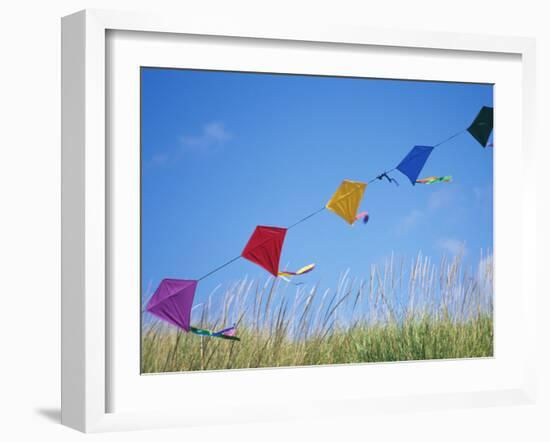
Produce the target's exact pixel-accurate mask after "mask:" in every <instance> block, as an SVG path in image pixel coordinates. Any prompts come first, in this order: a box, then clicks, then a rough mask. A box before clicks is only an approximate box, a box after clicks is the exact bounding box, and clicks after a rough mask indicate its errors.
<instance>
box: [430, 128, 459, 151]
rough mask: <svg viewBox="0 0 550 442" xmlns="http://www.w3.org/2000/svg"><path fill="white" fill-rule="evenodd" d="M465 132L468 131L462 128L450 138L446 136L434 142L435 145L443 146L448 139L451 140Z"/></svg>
mask: <svg viewBox="0 0 550 442" xmlns="http://www.w3.org/2000/svg"><path fill="white" fill-rule="evenodd" d="M463 132H466V129H462V130H460V131H458V132H457V133H456V134H454V135H451V136H450V137H449V138H445V139H444V140H443V141H440V142H439V143H437V144H434V145H433V147H437V146H441V145H442V144H443V143H446V142H447V141H451V140H452V139H453V138H455V137H458V136H459V135H460V134H462V133H463Z"/></svg>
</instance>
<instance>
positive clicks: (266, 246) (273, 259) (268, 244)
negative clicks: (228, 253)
mask: <svg viewBox="0 0 550 442" xmlns="http://www.w3.org/2000/svg"><path fill="white" fill-rule="evenodd" d="M285 235H286V229H285V228H283V227H269V226H257V227H256V229H255V230H254V233H253V234H252V236H251V237H250V239H249V240H248V243H247V244H246V246H245V248H244V250H243V252H242V253H241V256H242V257H243V258H246V259H248V260H249V261H252V262H253V263H254V264H258V265H259V266H260V267H263V268H264V269H266V270H267V271H268V272H269V273H271V274H272V275H273V276H275V277H277V275H278V273H279V261H280V260H281V250H282V248H283V242H284V240H285Z"/></svg>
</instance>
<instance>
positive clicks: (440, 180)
mask: <svg viewBox="0 0 550 442" xmlns="http://www.w3.org/2000/svg"><path fill="white" fill-rule="evenodd" d="M452 180H453V177H452V176H450V175H447V176H440V177H437V176H430V177H428V178H422V179H420V180H416V182H417V183H418V184H435V183H450V182H452Z"/></svg>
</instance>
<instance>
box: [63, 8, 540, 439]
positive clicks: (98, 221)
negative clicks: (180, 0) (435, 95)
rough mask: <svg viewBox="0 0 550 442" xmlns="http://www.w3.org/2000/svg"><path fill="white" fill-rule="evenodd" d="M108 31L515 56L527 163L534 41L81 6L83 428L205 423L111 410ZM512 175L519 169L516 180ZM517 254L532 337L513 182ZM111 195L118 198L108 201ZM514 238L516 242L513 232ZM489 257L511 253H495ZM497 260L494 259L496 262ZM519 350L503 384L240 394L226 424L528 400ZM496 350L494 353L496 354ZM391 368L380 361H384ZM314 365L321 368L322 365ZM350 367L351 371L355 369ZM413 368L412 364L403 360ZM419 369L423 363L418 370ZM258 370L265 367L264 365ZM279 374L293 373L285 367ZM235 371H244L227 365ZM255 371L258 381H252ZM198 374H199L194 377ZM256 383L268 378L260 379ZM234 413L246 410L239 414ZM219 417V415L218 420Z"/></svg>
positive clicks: (76, 76) (66, 198) (78, 318)
mask: <svg viewBox="0 0 550 442" xmlns="http://www.w3.org/2000/svg"><path fill="white" fill-rule="evenodd" d="M110 31H125V32H126V31H137V32H155V33H162V34H163V35H168V34H172V35H181V36H185V35H194V36H218V37H225V38H235V37H236V38H248V39H262V40H264V39H268V40H272V41H285V42H286V44H290V45H292V44H293V42H295V43H296V44H298V43H300V42H302V43H303V42H308V43H312V44H315V43H319V44H327V43H329V44H330V43H336V44H339V45H342V47H343V46H345V45H354V46H357V45H359V46H362V45H364V46H376V47H378V48H380V49H382V50H383V49H384V48H396V47H397V48H402V49H403V50H405V51H406V50H409V49H410V50H413V49H429V50H440V51H442V53H443V52H444V51H458V52H463V51H467V52H469V53H475V54H478V55H480V56H483V54H491V53H492V54H513V55H516V56H518V57H521V60H520V63H521V89H522V90H521V104H522V110H521V118H522V120H521V128H520V130H521V143H520V144H521V149H519V147H518V149H519V150H518V151H517V152H518V153H519V154H520V155H521V160H522V168H521V170H519V171H518V172H517V173H516V179H517V180H518V181H520V180H521V177H526V176H528V175H529V174H530V173H531V172H532V170H534V166H535V160H534V156H535V144H534V141H535V138H534V137H535V133H534V130H535V128H534V120H535V119H534V117H533V116H534V108H535V78H534V77H535V67H534V63H535V44H534V41H533V40H532V39H526V38H516V37H491V36H479V35H465V34H451V33H427V32H416V31H388V30H376V29H362V28H349V27H345V26H313V25H311V24H308V25H307V26H303V27H293V26H285V25H276V26H274V25H269V24H265V23H247V22H246V21H245V20H244V19H243V21H242V22H235V21H233V22H231V23H216V22H211V21H207V20H198V19H196V18H194V17H185V18H180V17H178V18H177V19H176V18H174V17H159V16H153V15H150V14H133V13H126V12H111V11H99V10H87V11H82V12H78V13H76V14H73V15H70V16H67V17H65V18H63V21H62V55H63V59H62V124H63V128H62V423H63V424H65V425H67V426H70V427H72V428H75V429H78V430H80V431H85V432H96V431H109V430H121V429H138V428H155V427H167V426H186V425H208V424H209V423H210V422H211V421H212V419H213V418H212V417H211V416H209V415H206V414H205V415H201V414H200V413H199V414H195V415H190V414H189V413H188V412H186V410H184V409H182V408H176V407H174V408H173V409H168V410H166V409H165V410H156V411H154V410H150V411H147V410H138V411H131V412H127V411H122V412H118V411H115V412H112V411H111V412H109V408H110V407H109V404H108V396H109V392H110V390H111V389H112V388H113V386H112V385H111V384H110V377H109V375H108V373H109V366H110V364H111V359H112V354H110V353H109V351H110V346H109V344H108V339H107V331H106V328H107V326H108V325H109V324H110V321H111V320H112V318H111V317H110V315H111V312H110V309H109V302H108V293H107V290H108V287H109V274H108V260H109V256H108V251H109V248H108V246H107V245H108V244H109V241H111V240H112V238H110V237H109V235H110V234H111V233H112V231H111V230H109V228H108V224H109V216H110V215H109V213H110V211H111V209H112V205H111V204H112V202H113V199H112V198H111V196H110V194H109V185H108V180H109V174H108V173H107V170H108V155H107V148H108V139H109V138H108V136H109V134H108V133H107V132H106V120H107V117H108V113H109V110H108V108H107V102H108V100H107V95H106V94H107V93H108V87H107V86H108V85H107V83H106V66H107V63H108V60H107V56H108V51H107V44H106V38H107V37H106V35H107V33H108V32H110ZM518 175H519V176H518ZM520 191H521V211H519V213H518V212H516V214H515V216H518V217H520V219H521V235H520V242H518V244H519V245H520V250H519V251H518V252H519V254H520V258H521V272H520V276H521V277H520V278H519V279H518V281H517V282H518V284H521V299H522V302H521V309H522V313H523V314H522V316H521V324H522V327H524V332H525V335H526V336H533V335H534V333H535V324H534V318H535V315H536V284H535V270H534V269H536V262H535V260H536V235H535V230H536V229H535V215H536V194H535V191H534V189H533V188H532V186H527V185H526V186H523V187H522V188H521V190H520ZM115 201H116V200H115ZM518 241H519V240H518ZM502 250H503V251H502V252H496V253H497V256H498V253H510V252H509V251H508V252H506V251H505V250H504V249H502ZM497 259H498V258H497ZM525 342H527V344H526V345H525V348H524V350H525V352H524V354H523V356H522V357H521V358H522V359H521V361H520V362H521V365H522V367H523V368H522V376H521V382H519V383H518V382H515V383H511V384H510V386H506V387H505V388H492V389H483V388H481V387H478V388H476V389H475V390H472V391H462V392H460V393H457V392H449V391H445V390H444V389H443V390H441V391H435V392H429V393H426V394H412V395H411V394H409V395H406V394H405V395H399V394H395V393H390V392H388V394H387V395H378V396H377V397H368V396H364V397H361V396H359V397H354V398H349V397H345V396H342V397H341V398H337V397H336V396H334V395H333V396H330V397H327V398H326V399H324V400H323V399H319V398H317V399H315V402H311V403H310V404H309V405H310V406H309V407H304V406H303V404H296V405H295V406H293V405H292V404H287V405H286V407H284V408H283V407H279V406H277V405H276V404H275V405H273V406H272V407H267V406H265V405H262V406H261V407H258V404H256V403H254V402H253V401H252V400H251V399H250V397H248V398H245V399H243V400H242V402H241V403H240V404H239V406H240V407H241V410H240V411H241V412H240V413H239V415H238V416H239V417H238V416H237V414H235V415H231V414H230V415H229V416H228V417H227V418H226V420H225V422H226V423H227V422H254V421H262V420H273V419H275V420H277V419H285V418H289V417H293V418H296V417H298V418H302V417H303V418H309V417H323V416H328V415H334V414H336V415H342V414H345V415H354V414H368V413H369V412H370V411H371V410H374V409H377V410H378V411H379V410H380V409H384V410H386V411H388V412H391V411H396V410H403V409H406V410H408V409H410V410H414V409H419V408H424V409H425V408H453V407H469V406H487V405H501V404H510V403H530V402H532V401H533V400H534V397H535V392H536V388H535V368H536V367H535V364H534V360H535V357H534V347H532V345H533V344H531V343H534V342H535V340H534V339H526V340H525ZM497 357H498V356H497ZM388 367H389V366H388ZM321 369H322V368H321ZM359 369H360V368H359ZM325 370H326V369H325ZM410 370H412V368H410ZM418 370H422V368H418ZM264 373H266V372H265V371H264ZM285 373H286V374H285V376H286V377H287V378H289V377H293V376H300V371H294V369H290V370H286V371H285ZM231 376H232V378H233V379H237V378H238V377H239V376H241V377H242V376H243V374H242V372H240V373H239V372H233V373H232V374H231ZM262 376H263V377H262ZM197 379H198V378H197ZM257 382H260V383H261V382H264V383H265V382H266V377H265V374H264V375H260V377H258V379H257ZM242 411H248V413H243V412H242ZM218 422H219V420H218Z"/></svg>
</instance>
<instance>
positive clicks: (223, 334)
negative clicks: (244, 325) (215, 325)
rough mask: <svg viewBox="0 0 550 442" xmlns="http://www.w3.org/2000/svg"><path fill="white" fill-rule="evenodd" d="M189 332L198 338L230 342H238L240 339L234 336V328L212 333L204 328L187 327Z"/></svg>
mask: <svg viewBox="0 0 550 442" xmlns="http://www.w3.org/2000/svg"><path fill="white" fill-rule="evenodd" d="M189 331H190V332H191V333H194V334H196V335H199V336H208V337H210V338H221V339H228V340H231V341H240V340H241V339H240V338H238V337H237V336H235V326H234V325H233V326H232V327H229V328H226V329H223V330H220V331H219V332H213V331H211V330H206V329H204V328H197V327H189Z"/></svg>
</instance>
